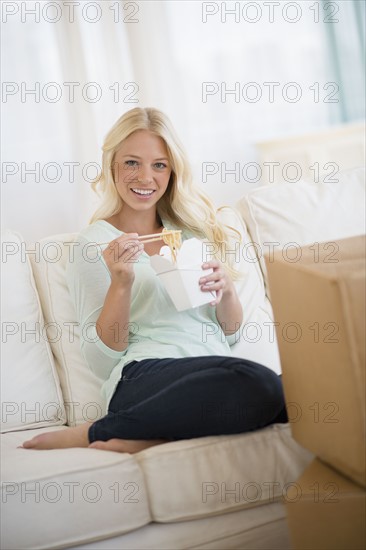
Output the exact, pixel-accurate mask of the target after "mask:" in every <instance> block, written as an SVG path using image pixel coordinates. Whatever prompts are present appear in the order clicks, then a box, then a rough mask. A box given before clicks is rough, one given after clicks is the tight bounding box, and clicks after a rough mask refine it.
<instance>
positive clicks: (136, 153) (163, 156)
mask: <svg viewBox="0 0 366 550" xmlns="http://www.w3.org/2000/svg"><path fill="white" fill-rule="evenodd" d="M113 169H114V181H115V183H116V188H117V191H118V193H119V195H120V197H121V199H122V200H123V202H124V204H125V205H127V206H129V207H130V208H131V209H133V210H149V209H150V208H151V207H155V205H156V203H157V202H158V200H159V199H160V198H161V197H162V196H163V195H164V193H165V191H166V189H167V187H168V183H169V178H170V174H171V172H172V169H171V166H170V163H169V159H168V151H167V148H166V145H165V142H164V140H163V139H162V138H161V137H158V136H156V135H155V134H153V133H151V132H149V131H148V130H137V131H136V132H134V133H133V134H131V135H130V136H129V137H128V138H127V139H125V140H124V141H123V142H122V143H121V145H120V148H119V149H118V151H117V153H116V155H115V158H114V162H113Z"/></svg>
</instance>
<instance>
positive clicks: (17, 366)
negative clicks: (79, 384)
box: [1, 230, 66, 433]
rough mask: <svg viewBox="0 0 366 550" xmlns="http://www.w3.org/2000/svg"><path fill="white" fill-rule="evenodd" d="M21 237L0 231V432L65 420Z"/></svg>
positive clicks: (31, 275) (63, 421) (45, 332)
mask: <svg viewBox="0 0 366 550" xmlns="http://www.w3.org/2000/svg"><path fill="white" fill-rule="evenodd" d="M25 250H26V247H25V242H24V239H23V238H22V237H21V236H20V235H19V234H18V233H15V232H13V231H10V230H7V231H3V232H2V235H1V275H2V276H1V319H2V353H1V432H2V433H4V432H8V431H16V430H24V429H31V428H38V427H39V428H40V427H48V426H57V425H62V424H65V423H66V412H65V408H64V404H63V396H62V392H61V388H60V383H59V379H58V376H57V372H56V368H55V363H54V359H53V355H52V351H51V348H50V345H49V342H48V338H49V332H48V331H49V329H50V327H48V326H47V325H46V324H45V322H44V318H43V315H42V310H41V307H40V302H39V297H38V293H37V290H36V286H35V282H34V277H33V273H32V269H31V266H30V263H29V258H28V256H27V254H26V253H25Z"/></svg>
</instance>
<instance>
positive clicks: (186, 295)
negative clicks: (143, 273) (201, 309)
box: [150, 238, 216, 311]
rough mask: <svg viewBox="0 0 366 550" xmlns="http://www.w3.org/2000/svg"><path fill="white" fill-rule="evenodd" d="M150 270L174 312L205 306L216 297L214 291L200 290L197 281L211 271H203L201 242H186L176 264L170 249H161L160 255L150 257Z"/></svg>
mask: <svg viewBox="0 0 366 550" xmlns="http://www.w3.org/2000/svg"><path fill="white" fill-rule="evenodd" d="M150 263H151V266H152V268H153V269H154V270H155V271H156V273H157V275H158V277H160V279H161V281H162V283H163V285H164V287H165V289H166V291H167V292H168V294H169V296H170V298H171V300H172V302H173V304H174V305H175V307H176V309H177V311H184V310H186V309H191V308H194V307H198V306H201V305H203V304H208V303H209V302H212V301H213V300H214V299H215V298H216V292H215V291H212V292H211V291H205V292H203V291H202V290H201V289H200V285H199V283H198V281H199V279H200V278H201V277H203V276H204V275H209V274H210V273H212V271H213V269H211V268H210V269H202V268H201V266H202V264H203V263H204V261H203V242H202V241H200V240H199V239H196V238H192V239H187V240H185V241H184V242H183V243H182V246H181V247H180V249H179V250H178V251H177V262H176V264H174V263H173V260H172V257H171V252H170V248H169V247H168V246H163V247H162V248H161V249H160V254H159V255H158V254H155V255H154V256H151V257H150Z"/></svg>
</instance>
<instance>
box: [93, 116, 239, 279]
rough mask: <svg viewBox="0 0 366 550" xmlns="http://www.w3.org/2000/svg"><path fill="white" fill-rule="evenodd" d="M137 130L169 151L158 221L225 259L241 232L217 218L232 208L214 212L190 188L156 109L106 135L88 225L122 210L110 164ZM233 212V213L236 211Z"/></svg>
mask: <svg viewBox="0 0 366 550" xmlns="http://www.w3.org/2000/svg"><path fill="white" fill-rule="evenodd" d="M137 130H148V131H150V132H152V133H154V134H155V135H157V136H159V137H161V138H162V139H163V140H164V142H165V144H166V148H167V151H168V157H169V162H170V164H171V169H172V172H171V176H170V180H169V184H168V187H167V190H166V191H165V193H164V195H163V196H162V197H161V199H160V200H159V201H158V203H157V205H156V207H157V213H158V215H159V216H160V219H163V218H164V219H166V220H167V221H168V222H170V223H171V224H173V225H174V226H176V227H178V228H179V229H186V230H188V231H189V232H191V233H192V234H193V235H195V236H197V237H198V238H201V239H202V238H203V239H207V240H208V241H209V242H210V243H214V244H215V245H216V246H215V247H214V248H215V250H216V252H215V253H214V254H213V256H214V257H216V258H217V259H220V256H221V257H226V255H225V250H232V246H233V242H235V241H236V242H237V241H238V236H239V241H241V235H240V232H239V231H237V230H236V229H234V228H233V227H230V226H228V225H226V224H224V223H222V222H220V221H219V220H218V217H217V213H218V211H220V210H222V209H224V208H231V207H226V206H224V207H221V208H219V209H217V210H216V209H215V207H214V205H213V203H212V202H211V200H210V199H209V198H208V196H207V195H206V194H205V193H204V192H202V191H201V190H200V189H199V188H197V187H196V186H195V185H194V184H193V181H192V175H191V170H190V166H189V163H188V160H187V157H186V154H185V151H184V150H183V147H182V145H181V144H180V141H179V139H178V137H177V136H176V134H175V131H174V129H173V127H172V125H171V122H170V120H169V119H168V117H167V116H166V115H164V113H162V112H161V111H159V110H158V109H153V108H146V109H143V108H139V107H137V108H135V109H131V110H130V111H128V112H127V113H125V114H124V115H123V116H121V117H120V118H119V119H118V120H117V122H116V123H115V124H114V126H113V127H112V128H111V130H110V131H109V132H108V134H107V136H106V138H105V141H104V144H103V148H102V150H103V156H102V169H101V173H100V174H99V176H98V177H97V178H96V180H95V181H94V182H93V183H92V185H91V186H92V189H93V191H95V192H96V193H97V194H100V195H101V198H102V203H101V205H100V206H99V208H98V209H97V210H96V212H95V213H94V214H93V216H92V217H91V219H90V221H89V223H90V224H92V223H94V222H96V221H97V220H101V219H106V218H109V217H110V216H113V215H114V214H117V213H119V212H120V210H121V209H122V206H123V201H122V199H121V197H120V196H119V194H118V191H117V189H116V186H115V182H114V178H113V163H114V158H115V155H116V152H117V150H118V149H119V147H120V145H121V143H122V142H123V141H124V140H125V139H126V138H128V137H129V136H130V135H131V134H132V133H133V132H136V131H137ZM232 210H234V212H235V209H232ZM234 235H235V236H236V238H234ZM233 238H234V240H233ZM232 256H233V254H229V261H228V262H227V263H226V265H225V264H224V265H225V267H226V268H227V270H228V272H229V274H230V275H231V277H232V279H233V280H236V279H239V278H241V276H240V274H239V272H238V271H237V270H235V269H234V268H233V261H232Z"/></svg>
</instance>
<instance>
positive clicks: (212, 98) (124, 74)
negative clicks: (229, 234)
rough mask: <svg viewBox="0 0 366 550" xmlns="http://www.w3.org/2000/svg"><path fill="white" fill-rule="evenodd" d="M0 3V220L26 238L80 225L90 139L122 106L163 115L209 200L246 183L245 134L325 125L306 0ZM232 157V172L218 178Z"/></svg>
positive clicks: (258, 136) (93, 144)
mask: <svg viewBox="0 0 366 550" xmlns="http://www.w3.org/2000/svg"><path fill="white" fill-rule="evenodd" d="M3 4H9V5H12V6H13V7H14V6H15V7H17V8H18V10H17V11H14V10H15V8H14V9H13V8H7V10H8V11H9V13H8V11H5V15H4V8H3V14H2V16H3V25H2V30H3V71H2V74H3V89H2V91H3V98H2V114H3V154H2V175H3V181H2V204H3V206H4V205H6V208H4V212H3V217H2V223H3V225H6V226H7V227H11V228H12V229H15V230H19V231H21V232H22V233H23V235H24V237H25V238H26V239H27V240H29V241H33V240H37V239H39V238H41V237H43V236H47V235H51V234H54V233H61V232H62V233H63V232H68V231H77V230H79V229H81V228H82V227H83V226H85V225H86V224H87V221H88V219H89V217H90V215H91V214H92V212H93V210H94V209H95V206H96V204H97V198H96V197H94V196H93V194H92V192H91V190H90V181H91V180H92V179H93V177H94V176H95V175H96V172H97V166H98V165H99V164H100V161H101V152H100V148H101V146H102V143H103V138H104V136H105V134H106V132H107V131H108V129H109V128H110V127H111V125H112V124H113V123H114V122H115V120H116V119H117V118H118V117H119V116H121V115H122V114H123V113H124V112H126V111H127V110H129V109H131V108H133V107H136V106H142V107H146V106H155V107H157V108H160V109H162V110H163V111H165V112H166V113H167V114H168V116H169V117H170V118H171V120H172V122H173V124H174V125H175V127H176V129H177V132H178V134H179V135H180V137H181V140H182V142H183V144H184V145H185V147H186V149H187V151H188V154H189V157H190V160H191V164H192V167H193V171H194V176H195V179H196V182H197V184H198V185H200V186H201V187H202V188H203V189H204V190H205V191H206V192H207V193H209V195H210V196H211V197H212V199H213V200H214V202H215V203H216V204H217V205H220V204H234V203H235V201H236V200H237V199H238V198H239V197H240V196H242V195H243V194H244V193H246V192H247V191H248V190H249V189H251V188H252V187H253V186H255V185H259V183H260V182H254V181H253V180H254V179H255V175H253V174H252V173H251V172H250V171H249V172H248V176H250V177H246V176H245V170H244V171H243V170H242V169H243V168H245V167H246V166H247V165H248V164H249V163H253V162H255V161H256V160H257V153H256V149H255V143H256V142H257V141H263V140H265V139H273V138H276V137H281V136H290V135H297V134H301V133H304V132H308V131H314V130H317V129H320V128H324V127H326V126H328V125H329V124H330V123H331V122H332V111H331V109H332V107H334V104H332V103H329V102H328V101H327V99H326V96H327V95H328V94H329V93H330V92H332V89H334V90H335V89H336V88H335V87H334V86H333V88H332V84H330V86H331V87H330V88H329V83H330V82H333V81H334V76H333V74H332V72H331V71H330V69H329V68H328V61H327V51H328V47H329V46H328V44H327V41H326V33H325V23H324V21H323V18H322V17H320V20H319V21H316V13H315V11H314V9H313V10H312V9H310V5H313V4H312V3H309V2H292V3H289V2H282V1H281V2H280V3H279V4H280V5H279V6H277V4H278V2H275V3H271V2H263V1H260V2H259V1H257V2H186V1H183V0H179V1H172V0H170V1H168V2H166V1H150V0H149V1H145V2H134V1H128V2H118V1H111V2H109V1H99V2H88V1H84V2H82V1H79V2H74V5H72V2H63V1H58V2H55V1H53V2H30V1H29V2H10V3H3ZM37 4H38V6H39V8H38V14H37ZM270 4H276V6H275V5H272V7H271V6H270ZM315 4H317V3H316V2H315ZM318 4H319V3H318ZM24 6H25V7H24ZM238 6H239V8H238ZM286 6H287V7H286ZM12 10H13V12H14V13H10V12H11V11H12ZM32 10H33V12H34V13H32ZM321 15H322V14H321ZM339 24H342V22H341V23H339ZM350 32H351V31H350ZM327 86H328V87H327ZM31 89H35V90H36V93H35V94H32V93H26V92H27V91H28V92H29V90H31ZM38 90H39V92H38ZM225 90H226V94H225ZM230 90H231V91H232V92H233V93H230ZM72 92H73V93H72ZM60 94H61V95H60ZM73 94H74V98H73ZM271 94H272V95H271ZM58 95H59V96H60V97H58ZM256 96H257V98H256ZM296 96H297V97H296ZM333 98H335V99H338V98H337V94H336V93H335V94H333ZM255 99H257V100H256V101H255ZM37 163H38V164H37ZM238 163H239V165H240V174H239V176H238V174H236V173H229V172H228V173H227V174H226V175H225V170H227V171H230V170H231V169H234V168H235V166H236V167H237V165H238ZM216 169H217V171H216V173H214V174H212V175H210V174H207V171H208V170H211V171H215V170H216ZM32 170H35V173H32V172H31V171H32ZM234 172H235V171H234ZM243 174H244V175H243ZM38 179H39V181H37V180H38Z"/></svg>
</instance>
